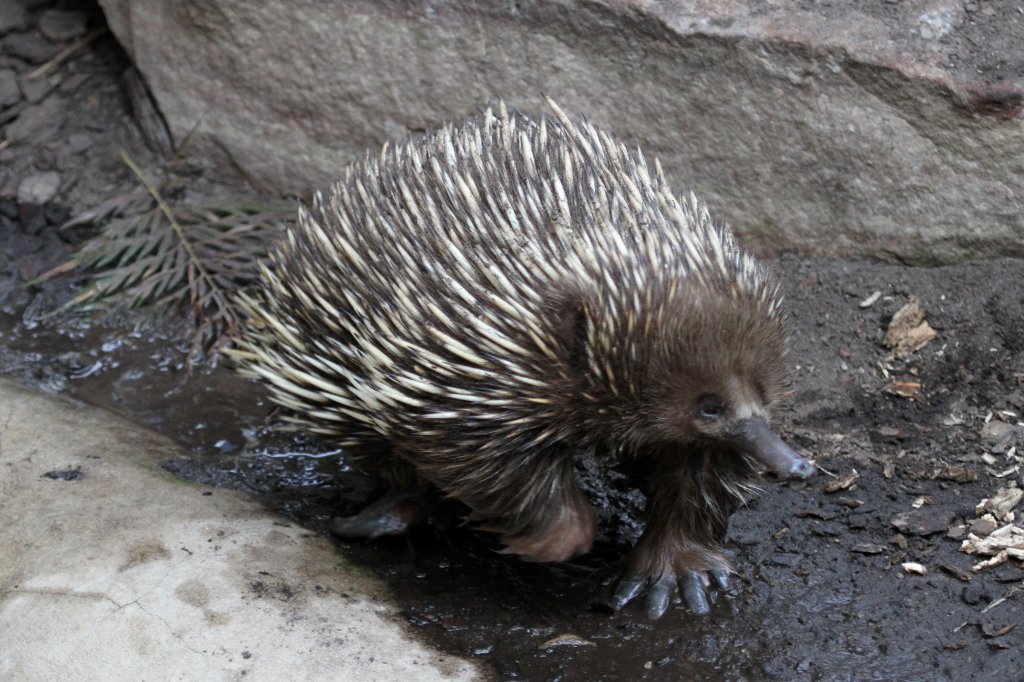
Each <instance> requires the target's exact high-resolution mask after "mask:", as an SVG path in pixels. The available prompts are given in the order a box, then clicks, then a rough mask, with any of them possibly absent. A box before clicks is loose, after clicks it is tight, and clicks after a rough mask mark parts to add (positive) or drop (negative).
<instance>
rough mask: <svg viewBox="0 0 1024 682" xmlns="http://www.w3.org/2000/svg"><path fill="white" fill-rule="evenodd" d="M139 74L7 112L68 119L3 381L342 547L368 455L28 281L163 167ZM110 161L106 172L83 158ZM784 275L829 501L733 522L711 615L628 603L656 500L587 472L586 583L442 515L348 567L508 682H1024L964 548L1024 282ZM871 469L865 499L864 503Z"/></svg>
mask: <svg viewBox="0 0 1024 682" xmlns="http://www.w3.org/2000/svg"><path fill="white" fill-rule="evenodd" d="M44 9H45V8H44ZM34 11H35V12H37V13H38V12H41V11H43V10H42V9H39V10H34ZM36 16H37V15H33V16H32V17H30V20H34V19H35V17H36ZM89 21H91V22H93V24H91V25H94V24H95V22H96V21H98V19H97V18H96V16H95V15H92V16H91V18H90V19H89ZM29 25H31V24H29ZM21 33H24V34H31V33H32V31H31V30H30V29H28V28H26V29H23V30H21ZM10 35H13V34H10ZM47 40H48V39H47ZM19 49H21V52H18V53H16V54H15V53H12V52H10V51H9V50H8V48H7V43H6V42H5V44H4V51H3V54H2V55H0V59H2V60H3V62H2V63H0V70H2V69H4V68H7V69H10V70H13V71H15V72H16V73H17V74H18V75H19V76H20V75H22V74H24V73H26V72H28V71H29V70H30V69H32V68H36V66H37V64H36V63H34V62H32V60H31V59H30V58H29V57H30V56H31V55H29V54H28V52H26V48H24V47H22V48H19ZM33 59H34V58H33ZM124 66H125V64H124V62H123V61H122V58H121V57H120V56H119V54H118V52H117V49H116V47H115V46H114V45H113V44H112V43H111V41H110V39H109V37H108V38H101V39H99V40H97V41H95V42H94V43H92V44H90V46H89V47H87V48H86V49H84V50H82V51H80V52H79V53H78V54H77V55H76V56H74V57H73V58H72V59H70V60H68V61H67V62H65V63H63V64H62V65H61V66H60V69H59V70H58V71H57V75H56V76H55V77H54V78H53V79H51V86H50V91H49V92H48V93H45V94H43V95H42V97H43V100H41V101H40V102H37V103H34V104H33V103H27V102H28V100H27V95H25V94H24V93H22V99H20V100H19V101H18V102H17V103H15V104H14V105H4V107H2V108H0V131H2V130H3V129H4V127H5V126H10V125H12V124H13V123H14V122H16V121H17V118H18V115H19V113H20V112H15V113H14V114H11V110H12V107H15V108H17V107H21V109H22V110H24V109H25V108H26V107H28V106H38V105H39V104H41V103H45V102H46V101H47V100H48V98H49V97H59V98H60V99H59V101H58V102H57V104H56V105H54V104H50V105H47V106H50V107H52V108H53V112H56V113H53V114H52V115H53V116H55V117H56V118H55V119H54V120H51V121H49V123H48V125H49V127H48V128H47V127H45V126H44V127H42V128H41V129H40V130H37V131H36V132H32V131H29V133H27V134H26V135H27V137H24V138H19V140H18V141H17V142H16V143H13V144H8V145H6V146H5V147H4V148H3V149H0V162H2V163H0V374H3V375H6V376H12V377H15V378H17V379H19V380H21V381H22V382H24V383H26V384H29V385H33V386H36V387H39V388H40V389H42V390H46V391H50V392H57V393H64V394H67V395H71V396H74V397H77V398H79V399H82V400H85V401H88V402H91V403H94V404H97V405H101V406H103V407H106V408H108V409H111V410H114V411H116V412H119V413H121V414H124V415H126V416H128V417H130V418H132V419H134V420H136V421H138V422H140V423H144V424H147V425H149V426H151V427H152V428H154V429H156V430H158V431H160V432H163V433H165V434H167V435H169V436H171V437H172V438H174V439H176V440H177V441H179V442H180V443H182V444H183V445H184V446H185V447H186V448H187V449H188V450H189V452H190V453H191V455H190V456H189V457H188V458H185V459H182V460H178V461H172V462H166V463H165V466H166V468H168V469H169V470H171V471H174V472H176V473H178V474H180V475H182V476H185V477H188V478H191V479H195V480H200V481H204V482H208V483H211V484H213V485H217V486H228V487H238V488H242V489H244V490H248V491H249V492H251V493H252V494H253V495H254V496H257V497H258V498H259V499H261V500H262V501H263V502H264V503H265V504H266V505H267V506H268V507H270V508H272V509H274V510H277V511H279V512H280V513H281V514H283V515H284V516H286V517H288V518H290V519H292V520H293V521H294V522H296V523H298V524H301V525H303V526H305V527H308V528H310V529H312V530H313V531H315V532H321V533H323V532H325V528H326V523H327V520H328V519H329V518H330V517H331V516H333V515H339V514H345V513H349V512H351V511H353V510H354V509H356V508H358V506H359V505H360V504H362V503H363V502H365V501H366V500H367V499H369V498H370V497H372V495H373V494H374V492H375V486H374V483H373V481H372V480H370V479H368V478H367V477H366V476H364V475H362V474H361V473H360V472H358V471H357V470H354V469H352V468H351V467H349V466H348V464H347V463H346V461H345V458H344V453H338V452H336V451H334V450H333V449H332V448H331V445H330V444H325V443H317V442H314V441H309V440H304V439H301V438H294V437H292V436H288V435H282V434H276V433H273V432H272V431H270V430H269V429H267V428H266V424H267V417H268V413H269V411H270V407H269V405H268V404H267V403H266V401H265V400H264V399H263V394H262V391H261V389H260V388H259V387H257V386H254V385H251V384H248V383H245V382H242V381H240V380H238V379H237V378H236V377H234V376H233V375H232V374H231V372H230V371H229V370H227V369H225V368H223V367H220V368H216V369H213V370H211V369H209V368H199V369H197V370H196V371H193V372H188V371H186V369H185V360H186V358H185V353H184V351H185V349H186V348H187V343H185V342H183V341H182V340H181V339H179V338H178V336H177V335H176V334H175V325H174V324H173V321H165V322H164V323H162V324H156V325H154V324H149V323H146V322H144V321H143V320H142V318H140V317H139V316H138V315H135V314H127V313H125V314H115V315H112V316H110V317H109V318H108V319H106V320H105V321H90V320H87V319H86V318H83V317H78V316H69V315H50V313H52V311H53V310H54V309H55V308H56V307H57V306H58V305H59V304H60V303H61V302H62V301H64V300H67V298H69V297H70V296H71V295H72V293H73V292H74V291H75V290H76V287H77V286H80V285H81V283H82V280H81V279H67V280H61V281H57V282H54V283H50V284H47V285H45V286H43V287H35V288H32V287H26V285H25V283H26V282H27V281H28V280H29V279H31V278H33V277H35V276H36V275H38V274H39V273H40V272H43V271H44V270H45V269H46V268H48V267H51V266H53V265H55V264H57V263H59V262H61V261H63V260H64V259H66V258H67V256H68V253H69V252H70V249H72V248H73V246H74V244H75V243H78V242H80V240H81V239H82V238H84V237H85V236H86V232H84V231H78V232H74V233H58V231H57V229H56V228H57V225H59V224H60V223H61V222H63V220H64V219H65V218H66V217H67V215H68V214H69V213H70V214H74V213H75V212H77V211H80V210H82V209H84V208H86V207H88V206H89V202H90V201H92V202H94V203H95V202H98V201H100V200H102V199H105V198H107V197H108V196H110V195H111V194H112V193H114V192H115V191H119V190H120V189H123V187H124V185H125V183H126V182H127V181H128V176H127V174H126V173H125V172H124V170H123V169H122V168H120V167H119V166H118V163H117V161H116V149H117V147H118V146H119V145H124V146H127V147H128V148H129V149H131V150H132V151H133V153H135V154H137V155H138V156H139V157H140V158H142V159H143V160H145V158H146V155H147V152H146V150H145V148H144V147H142V146H141V140H142V136H141V135H139V134H138V133H137V132H134V131H133V128H132V126H133V124H132V123H131V119H130V117H128V116H127V113H126V112H127V109H128V103H127V98H126V96H125V94H124V91H123V89H122V85H121V80H120V73H121V69H123V68H124ZM78 74H85V78H84V79H83V78H82V77H81V76H79V75H78ZM72 78H74V79H75V80H77V81H78V83H77V84H75V83H74V82H72V85H74V86H75V87H74V88H73V89H72V88H71V87H70V86H68V85H67V83H68V81H69V80H71V79H72ZM62 84H63V85H62ZM62 88H65V89H62ZM68 91H70V93H69V92H68ZM29 94H32V96H33V97H38V96H39V95H38V93H34V92H32V93H29ZM76 136H77V137H76ZM72 139H74V140H75V144H74V145H71V146H69V143H70V141H71V140H72ZM86 143H88V144H87V145H86V148H87V149H89V150H91V151H90V152H89V153H87V154H86V153H84V152H83V151H75V150H76V149H78V148H79V147H81V146H82V145H83V144H86ZM47 172H56V173H57V174H58V175H59V182H58V187H59V191H58V192H56V193H55V194H54V195H53V196H52V198H50V200H49V201H48V202H47V203H46V205H45V206H35V205H33V204H32V203H31V202H27V201H24V200H19V199H18V198H17V190H18V188H19V185H20V184H21V182H22V181H24V179H25V178H28V177H30V176H37V175H39V174H41V173H47ZM71 178H74V181H71V180H70V179H71ZM69 182H70V185H68V186H67V187H65V186H64V185H65V184H66V183H69ZM24 198H25V197H24V196H23V197H22V199H24ZM775 266H776V268H777V269H778V271H779V273H780V275H781V277H782V279H783V280H784V287H785V290H786V296H787V301H788V306H789V309H790V311H791V313H792V326H793V333H794V339H793V355H792V364H793V377H794V388H795V391H796V392H795V396H794V398H793V401H792V405H791V406H790V408H789V409H788V410H787V411H786V413H785V415H784V416H783V419H782V421H781V426H780V430H781V431H782V433H783V434H784V435H785V436H786V437H787V438H788V440H789V441H790V442H791V443H793V444H794V445H795V446H796V447H797V448H798V449H799V450H800V451H801V452H802V453H804V454H806V455H808V456H810V457H813V458H814V459H815V460H816V462H817V464H818V465H819V466H820V467H821V469H822V471H821V473H819V475H818V477H817V478H816V479H814V480H812V481H810V482H808V483H799V484H794V483H782V482H778V481H774V480H768V481H766V483H765V484H764V493H763V495H762V496H761V497H760V498H758V499H756V500H754V501H753V502H752V503H751V504H750V506H749V507H747V508H745V509H743V510H741V511H739V512H738V513H737V514H736V515H735V516H734V517H733V520H732V523H731V527H730V533H729V542H728V547H729V549H730V550H731V551H732V552H733V553H734V556H735V563H736V566H737V568H738V570H739V571H740V576H739V579H738V580H736V584H737V587H736V590H735V592H734V593H733V594H729V595H721V596H720V598H719V599H718V601H717V603H716V604H715V606H714V608H713V610H712V613H711V614H710V615H709V616H707V617H704V618H695V617H692V616H690V615H689V614H688V613H687V612H686V611H685V609H684V608H683V607H682V606H679V605H677V606H675V607H673V608H672V609H670V611H669V613H668V614H666V616H665V617H664V618H663V619H662V620H660V621H657V622H650V621H648V620H646V619H645V618H644V617H643V615H642V613H641V612H640V608H639V606H635V607H627V608H626V609H624V610H623V611H622V612H620V613H617V614H612V613H609V611H608V610H607V608H605V607H604V602H605V600H606V599H607V597H608V596H609V593H610V590H611V585H612V582H613V581H614V580H615V578H616V572H617V569H618V566H619V562H620V561H621V559H622V558H623V557H624V555H625V552H626V549H627V547H628V543H629V541H630V539H631V537H632V536H633V535H634V534H635V533H636V531H637V528H638V526H637V522H636V519H635V513H636V510H637V508H638V506H639V504H641V501H640V500H639V499H637V497H636V496H635V495H630V494H628V493H627V492H626V491H622V490H619V489H618V488H617V487H616V486H615V484H614V483H613V484H611V485H609V484H607V483H605V482H601V481H600V480H599V479H598V478H597V477H596V476H595V475H594V473H595V472H593V471H591V470H589V469H586V470H582V471H581V475H583V476H584V478H585V479H586V480H587V482H588V484H589V486H590V488H591V492H592V495H593V496H594V498H595V500H596V501H597V502H598V504H599V506H601V507H602V510H601V513H602V529H603V535H602V537H601V538H600V540H599V542H598V543H597V546H596V548H595V551H594V552H593V553H592V554H590V555H588V556H586V557H583V558H582V559H580V560H578V561H575V562H573V563H572V564H570V565H564V566H545V565H534V564H526V563H523V562H519V561H516V560H514V559H511V558H509V557H506V556H502V555H499V554H497V553H495V552H494V551H493V550H494V549H496V545H495V543H494V542H493V540H492V539H491V538H488V537H486V536H483V535H480V534H477V533H474V532H472V531H469V530H467V529H465V528H461V527H458V526H457V525H454V524H453V523H452V522H451V521H450V520H442V519H439V520H438V521H437V523H435V524H432V525H428V526H426V527H424V528H422V529H420V530H418V531H417V532H415V533H414V534H413V535H411V536H410V537H408V538H402V539H391V540H386V541H381V542H375V543H370V544H362V543H339V544H340V545H341V546H342V548H343V551H345V552H346V554H348V555H349V556H351V557H352V558H353V560H354V561H356V562H357V563H359V564H361V565H363V566H365V567H367V568H368V569H370V570H372V571H373V572H374V573H376V574H377V575H379V576H381V577H382V578H383V579H384V580H385V581H386V582H387V583H388V585H389V586H390V587H391V588H392V589H393V591H394V593H395V595H396V597H397V599H398V602H399V604H400V606H401V609H402V617H403V618H404V619H405V621H406V622H407V623H408V626H409V627H410V628H411V629H412V630H413V631H415V632H417V633H419V634H420V635H421V636H423V637H424V638H426V639H427V640H429V641H432V642H433V643H435V644H436V645H437V646H439V647H441V648H443V649H445V650H448V651H452V652H456V653H460V654H465V655H468V656H473V657H477V658H479V659H480V660H481V661H483V662H485V663H486V665H487V666H489V668H490V669H491V670H492V671H493V673H494V676H495V677H496V678H499V679H528V680H596V679H607V680H620V679H622V680H634V679H650V680H678V679H693V680H720V679H721V680H740V679H745V680H764V679H777V680H795V679H801V680H803V679H806V680H946V679H948V680H966V679H979V680H980V679H985V680H987V679H1005V680H1011V679H1019V678H1020V675H1021V672H1020V671H1021V670H1022V669H1024V646H1022V645H1024V627H1021V622H1022V620H1024V568H1022V566H1021V562H1020V561H1019V560H1012V559H1011V560H1010V561H1007V562H1005V563H1002V564H1001V565H999V566H995V567H992V568H988V569H984V570H980V571H977V572H972V571H971V567H972V566H973V565H974V564H976V563H977V562H979V561H981V560H983V559H984V558H985V557H977V556H971V555H968V554H965V553H963V552H961V551H960V546H961V542H962V540H963V537H964V536H965V534H966V529H964V528H962V527H961V526H964V525H966V524H974V525H973V527H972V528H971V530H973V531H975V532H976V533H978V534H984V531H985V530H989V529H986V528H984V522H982V521H979V520H978V514H977V513H976V511H975V508H976V506H977V505H978V504H979V502H981V500H983V499H984V498H991V497H992V496H993V495H995V494H996V493H997V491H998V490H999V489H1001V488H1008V487H1011V486H1020V485H1021V484H1022V478H1024V472H1022V467H1021V465H1022V464H1024V460H1022V458H1021V456H1020V455H1021V454H1024V426H1022V425H1021V423H1022V422H1024V416H1022V415H1024V262H1022V261H1013V260H1006V261H997V262H985V263H972V264H965V265H957V266H949V267H942V268H933V269H923V268H911V267H905V266H900V265H891V264H880V263H873V262H867V261H846V260H835V259H820V258H819V259H815V258H798V257H795V256H784V257H782V258H780V259H778V260H776V261H775ZM874 292H880V293H879V295H878V296H877V297H875V299H874V301H873V302H872V303H871V304H870V305H864V304H865V303H866V301H867V300H870V299H871V298H872V296H871V295H872V294H873V293H874ZM911 297H917V298H919V299H920V301H921V302H922V306H923V308H924V311H925V315H926V319H927V321H928V323H929V324H930V325H931V327H933V328H934V329H935V330H936V332H937V336H936V338H935V339H933V340H932V341H930V342H929V343H928V344H927V345H925V346H924V347H923V348H921V349H920V350H918V351H915V352H912V353H910V354H909V356H908V357H906V358H905V359H896V358H894V357H893V356H892V355H893V354H892V351H891V350H890V349H888V348H886V347H884V346H883V344H882V339H883V336H884V334H885V331H886V329H887V327H888V325H889V323H890V320H891V319H892V317H893V315H894V313H896V312H897V311H898V310H899V309H900V308H902V307H903V306H904V305H905V304H907V303H908V301H910V299H911ZM1018 453H1020V454H1018ZM854 470H856V472H857V475H858V476H859V478H858V479H857V480H856V482H855V483H851V484H850V485H849V486H847V487H841V484H842V483H843V481H847V482H850V481H852V479H853V475H852V473H851V472H853V471H854ZM831 487H839V489H838V490H835V491H834V492H828V490H827V489H829V488H831ZM1021 514H1024V509H1020V508H1018V511H1017V515H1018V517H1019V516H1020V515H1021ZM1017 523H1018V524H1019V523H1020V522H1019V521H1017ZM1000 525H1001V524H1000ZM950 536H952V537H950ZM907 563H918V564H921V565H922V566H923V567H924V568H925V569H926V570H927V573H926V574H925V575H917V574H914V573H910V572H908V570H907V569H905V568H904V566H903V565H904V564H907Z"/></svg>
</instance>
